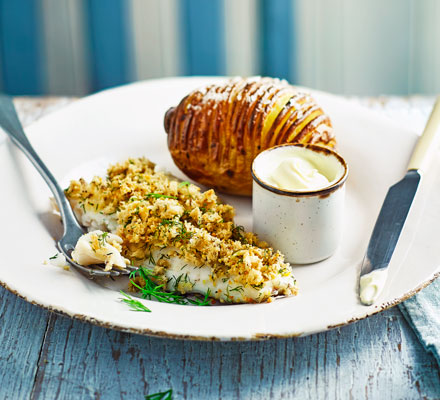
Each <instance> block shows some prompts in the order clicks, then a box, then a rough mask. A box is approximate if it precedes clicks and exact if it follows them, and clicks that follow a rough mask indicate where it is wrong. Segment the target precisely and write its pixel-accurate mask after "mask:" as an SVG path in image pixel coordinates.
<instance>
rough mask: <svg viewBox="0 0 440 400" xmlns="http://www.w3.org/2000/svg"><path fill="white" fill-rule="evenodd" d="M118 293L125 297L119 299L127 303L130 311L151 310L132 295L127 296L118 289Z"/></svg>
mask: <svg viewBox="0 0 440 400" xmlns="http://www.w3.org/2000/svg"><path fill="white" fill-rule="evenodd" d="M120 293H121V294H122V295H123V296H124V297H125V298H121V301H122V302H123V303H125V304H127V305H128V306H129V307H130V308H131V310H132V311H143V312H151V310H150V309H149V308H148V307H147V306H146V305H144V304H142V303H141V302H140V301H139V300H135V299H133V297H131V296H129V295H128V294H127V293H125V292H123V291H122V290H121V291H120Z"/></svg>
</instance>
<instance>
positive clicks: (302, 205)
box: [252, 144, 348, 264]
mask: <svg viewBox="0 0 440 400" xmlns="http://www.w3.org/2000/svg"><path fill="white" fill-rule="evenodd" d="M308 152H312V153H308ZM295 156H296V157H303V158H310V157H312V156H313V157H312V158H313V162H314V164H315V165H316V166H317V169H318V171H319V172H320V173H321V174H323V175H324V176H325V177H326V178H327V179H328V180H329V184H328V185H327V186H325V187H323V188H321V189H317V190H307V189H306V190H297V191H292V190H284V189H279V188H277V187H275V186H274V185H273V184H271V183H270V182H271V180H270V174H271V173H272V172H273V171H274V170H275V168H276V167H277V165H279V163H280V160H282V159H285V158H286V157H295ZM347 175H348V167H347V164H346V162H345V161H344V159H343V158H342V157H341V156H340V155H339V154H338V153H336V152H335V151H333V150H331V149H328V148H325V147H321V146H316V145H310V144H309V145H302V144H285V145H280V146H276V147H272V148H270V149H267V150H265V151H263V152H261V153H260V154H259V155H258V156H257V157H256V158H255V160H254V162H253V163H252V178H253V195H252V212H253V224H254V227H253V230H254V232H255V233H257V234H258V236H259V238H260V239H262V240H265V241H267V242H268V243H269V244H270V245H271V246H272V247H273V248H275V249H278V250H280V251H281V252H282V253H283V254H284V255H285V257H286V260H287V261H289V262H290V263H293V264H309V263H314V262H317V261H321V260H323V259H325V258H328V257H330V256H331V255H332V254H333V253H334V252H335V250H336V248H337V246H338V243H339V241H340V237H341V232H342V223H343V214H344V197H345V196H344V195H345V186H344V183H345V181H346V179H347Z"/></svg>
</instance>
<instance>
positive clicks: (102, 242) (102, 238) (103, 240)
mask: <svg viewBox="0 0 440 400" xmlns="http://www.w3.org/2000/svg"><path fill="white" fill-rule="evenodd" d="M107 236H108V232H104V233H103V234H102V235H99V236H98V241H99V243H100V244H101V246H104V245H105V243H106V242H105V239H106V237H107Z"/></svg>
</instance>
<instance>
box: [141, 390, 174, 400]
mask: <svg viewBox="0 0 440 400" xmlns="http://www.w3.org/2000/svg"><path fill="white" fill-rule="evenodd" d="M172 396H173V389H168V390H167V391H165V392H158V393H153V394H148V395H146V396H145V400H173V397H172Z"/></svg>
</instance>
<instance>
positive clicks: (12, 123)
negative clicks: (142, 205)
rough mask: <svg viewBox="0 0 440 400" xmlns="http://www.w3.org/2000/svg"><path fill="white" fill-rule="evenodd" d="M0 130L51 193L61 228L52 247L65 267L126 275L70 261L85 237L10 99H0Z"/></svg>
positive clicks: (113, 274)
mask: <svg viewBox="0 0 440 400" xmlns="http://www.w3.org/2000/svg"><path fill="white" fill-rule="evenodd" d="M0 127H1V128H2V129H3V130H4V132H5V133H6V134H7V135H8V136H9V137H10V138H11V140H12V142H13V143H14V144H16V145H17V147H18V148H19V149H20V150H21V151H23V153H24V154H25V155H26V156H27V158H28V159H29V160H30V161H31V162H32V164H33V165H34V167H35V168H36V169H37V171H38V172H39V173H40V174H41V176H42V177H43V179H44V180H45V181H46V183H47V184H48V186H49V188H50V190H51V191H52V193H53V195H54V197H55V200H56V202H57V204H58V207H59V209H60V213H61V218H62V220H63V225H64V233H63V237H62V238H61V239H60V240H59V241H58V242H57V243H56V246H57V248H58V250H59V251H60V252H61V253H63V254H64V256H65V257H66V260H67V261H68V263H69V264H70V265H72V266H73V267H75V268H77V269H78V270H80V271H82V272H85V273H87V274H90V275H93V276H118V275H127V274H129V273H130V272H131V270H133V268H130V267H129V268H127V270H115V269H112V270H110V271H104V269H103V268H102V267H101V266H99V265H88V266H83V265H80V264H78V263H76V262H75V261H73V259H72V257H71V254H72V251H73V249H74V248H75V245H76V243H77V241H78V239H79V237H80V236H81V235H83V234H84V233H85V230H84V229H83V228H82V227H81V226H80V224H79V223H78V221H77V220H76V217H75V214H74V213H73V210H72V208H71V207H70V204H69V202H68V200H67V198H66V196H65V195H64V192H63V190H62V189H61V187H60V185H59V184H58V182H57V181H56V180H55V178H54V176H53V175H52V173H51V172H50V171H49V170H48V169H47V167H46V165H45V164H44V163H43V161H41V159H40V157H39V156H38V154H37V153H36V152H35V150H34V148H33V147H32V146H31V144H30V142H29V140H28V138H27V137H26V134H25V133H24V130H23V127H22V126H21V123H20V121H19V119H18V116H17V112H16V110H15V107H14V104H13V102H12V98H11V97H9V96H5V95H0Z"/></svg>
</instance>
